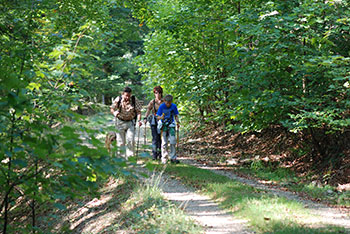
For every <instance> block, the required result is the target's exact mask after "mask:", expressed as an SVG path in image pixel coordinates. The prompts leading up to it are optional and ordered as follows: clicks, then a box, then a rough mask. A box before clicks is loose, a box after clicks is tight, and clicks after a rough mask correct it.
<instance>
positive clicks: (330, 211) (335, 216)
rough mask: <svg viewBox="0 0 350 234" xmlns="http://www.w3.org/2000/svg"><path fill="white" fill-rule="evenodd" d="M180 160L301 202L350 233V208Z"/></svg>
mask: <svg viewBox="0 0 350 234" xmlns="http://www.w3.org/2000/svg"><path fill="white" fill-rule="evenodd" d="M180 160H181V162H183V163H186V164H189V165H192V166H195V167H198V168H202V169H206V170H211V171H212V172H214V173H216V174H219V175H223V176H226V177H228V178H230V179H232V180H236V181H239V182H241V183H244V184H247V185H250V186H253V187H255V188H259V189H263V190H266V191H268V192H270V193H272V194H274V195H277V196H282V197H286V198H287V199H290V200H295V201H297V202H300V203H302V204H303V205H304V207H305V208H307V209H308V210H310V212H311V213H312V214H315V215H317V216H319V218H317V220H315V222H316V221H317V222H322V223H325V224H331V225H336V226H341V227H345V228H346V229H348V231H349V233H350V210H349V209H340V208H332V207H328V206H326V205H324V204H321V203H317V202H313V201H310V200H305V199H303V198H301V197H300V196H298V195H297V194H295V193H292V192H288V191H282V190H280V189H278V188H274V187H269V186H266V185H265V184H263V183H260V182H258V181H255V180H250V179H246V178H243V177H239V176H237V175H235V174H234V173H232V172H230V171H227V170H226V171H224V170H222V169H221V168H219V167H215V166H208V165H203V164H201V163H199V162H197V161H195V160H193V159H188V158H180Z"/></svg>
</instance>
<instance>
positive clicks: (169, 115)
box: [157, 103, 179, 123]
mask: <svg viewBox="0 0 350 234" xmlns="http://www.w3.org/2000/svg"><path fill="white" fill-rule="evenodd" d="M163 113H164V120H163V121H169V122H170V123H173V122H174V116H175V115H178V114H179V111H178V110H177V106H176V105H175V104H174V103H171V105H170V107H167V106H166V105H165V103H162V104H160V106H159V109H158V111H157V115H158V116H162V115H163Z"/></svg>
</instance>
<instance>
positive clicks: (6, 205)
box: [3, 111, 16, 234]
mask: <svg viewBox="0 0 350 234" xmlns="http://www.w3.org/2000/svg"><path fill="white" fill-rule="evenodd" d="M15 122H16V111H14V112H13V113H12V118H11V132H10V154H12V153H13V141H14V132H15ZM8 159H9V162H8V167H7V170H8V171H7V178H6V184H7V188H8V191H7V193H6V194H5V198H4V227H3V233H4V234H5V233H6V232H7V225H8V213H9V206H10V193H11V190H12V187H11V186H10V184H11V180H12V178H11V169H12V167H11V157H10V156H9V157H8Z"/></svg>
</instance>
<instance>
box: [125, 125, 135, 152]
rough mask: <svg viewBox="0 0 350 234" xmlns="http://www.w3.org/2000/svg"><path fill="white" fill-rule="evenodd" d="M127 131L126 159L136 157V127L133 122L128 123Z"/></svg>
mask: <svg viewBox="0 0 350 234" xmlns="http://www.w3.org/2000/svg"><path fill="white" fill-rule="evenodd" d="M127 123H128V124H127V125H128V129H127V131H126V158H128V157H131V156H134V153H135V125H134V123H133V121H128V122H127Z"/></svg>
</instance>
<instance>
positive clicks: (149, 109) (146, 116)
mask: <svg viewBox="0 0 350 234" xmlns="http://www.w3.org/2000/svg"><path fill="white" fill-rule="evenodd" d="M150 103H151V102H150ZM150 103H149V104H148V106H147V111H146V114H145V118H143V122H144V123H145V124H146V123H147V118H148V116H149V113H150V112H151V108H150V106H151V105H150Z"/></svg>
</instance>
